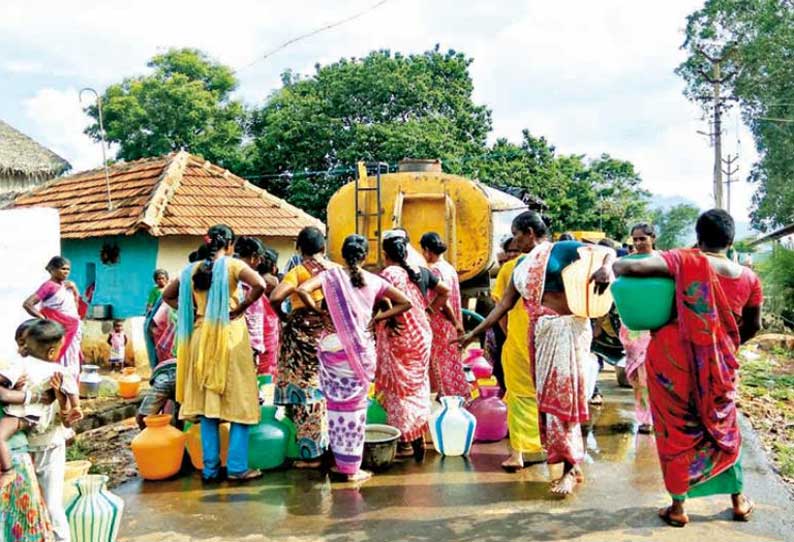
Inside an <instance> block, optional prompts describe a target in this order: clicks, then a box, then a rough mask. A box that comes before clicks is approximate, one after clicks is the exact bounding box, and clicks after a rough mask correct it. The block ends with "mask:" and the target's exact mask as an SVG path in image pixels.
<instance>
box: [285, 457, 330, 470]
mask: <svg viewBox="0 0 794 542" xmlns="http://www.w3.org/2000/svg"><path fill="white" fill-rule="evenodd" d="M292 466H293V467H294V468H296V469H319V468H320V467H322V466H323V462H322V461H321V460H319V459H313V460H311V461H305V460H300V459H299V460H298V461H295V462H294V463H292Z"/></svg>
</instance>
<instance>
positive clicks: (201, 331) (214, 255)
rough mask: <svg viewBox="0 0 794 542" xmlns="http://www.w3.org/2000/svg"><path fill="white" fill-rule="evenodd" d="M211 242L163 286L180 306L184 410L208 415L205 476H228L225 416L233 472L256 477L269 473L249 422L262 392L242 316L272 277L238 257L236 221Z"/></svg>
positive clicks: (179, 386)
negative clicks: (244, 288) (242, 292)
mask: <svg viewBox="0 0 794 542" xmlns="http://www.w3.org/2000/svg"><path fill="white" fill-rule="evenodd" d="M204 242H205V245H206V248H207V253H208V256H207V259H206V260H203V261H201V262H197V263H192V264H189V265H188V266H187V267H185V269H184V270H183V271H182V273H181V274H180V276H179V278H178V279H176V280H174V281H172V282H171V283H169V284H168V286H166V288H165V290H163V301H164V302H165V303H167V304H168V305H170V306H171V307H173V308H175V309H177V338H176V340H177V379H176V400H177V402H179V403H181V409H180V411H179V417H180V418H181V419H187V418H196V417H198V418H199V419H200V420H201V448H202V453H203V459H204V470H203V472H202V479H203V480H204V481H205V482H218V481H220V479H221V471H220V463H221V462H220V438H219V431H218V426H219V424H220V423H221V422H223V421H227V422H231V434H230V439H229V455H228V460H227V469H228V479H230V480H239V481H244V480H251V479H254V478H257V477H259V476H261V474H262V473H261V472H260V471H258V470H251V469H249V468H248V429H249V426H251V425H255V424H257V423H258V422H259V397H258V391H257V385H256V370H255V368H254V364H253V363H252V361H251V345H250V342H249V338H248V329H247V327H246V325H245V320H244V319H242V318H241V317H242V316H243V314H244V313H245V310H246V309H247V308H248V307H249V306H251V304H252V303H254V302H255V301H256V300H257V299H259V298H260V297H261V296H262V294H263V293H264V291H265V283H264V281H263V279H262V277H261V276H259V274H258V273H257V272H256V271H254V270H253V269H251V268H250V267H248V265H246V264H245V262H242V261H241V260H237V259H234V258H232V257H231V256H232V253H233V246H234V233H233V232H232V230H231V228H229V227H228V226H225V225H223V224H219V225H215V226H212V227H211V228H210V229H209V231H208V232H207V235H206V236H205V238H204ZM240 282H243V283H245V284H247V285H248V286H249V287H250V289H249V290H248V296H247V297H246V298H245V299H244V300H243V301H241V302H240V301H238V298H237V295H235V293H236V292H237V287H238V285H239V283H240Z"/></svg>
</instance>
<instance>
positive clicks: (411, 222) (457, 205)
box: [327, 159, 528, 314]
mask: <svg viewBox="0 0 794 542" xmlns="http://www.w3.org/2000/svg"><path fill="white" fill-rule="evenodd" d="M527 208H528V207H527V205H526V204H525V203H524V202H523V201H522V200H520V199H518V198H516V197H514V196H511V195H508V194H506V193H504V192H501V191H499V190H496V189H494V188H491V187H489V186H486V185H484V184H482V183H480V182H479V181H476V180H472V179H467V178H465V177H461V176H458V175H451V174H448V173H444V172H442V170H441V162H440V161H439V160H414V159H406V160H402V161H401V162H400V163H399V165H398V170H397V171H396V172H394V173H389V172H388V166H387V165H386V164H383V163H375V164H364V163H363V162H360V163H359V164H358V171H357V175H356V177H355V179H354V180H353V181H351V182H349V183H347V184H345V185H344V186H342V187H341V188H339V190H337V191H336V193H334V195H333V196H332V197H331V199H330V200H329V202H328V221H327V223H328V249H329V255H330V257H331V259H333V260H334V261H337V262H341V261H342V257H341V249H342V242H343V241H344V239H345V237H347V236H348V235H350V234H353V233H358V234H360V235H363V236H364V237H366V238H367V239H368V240H369V243H370V250H369V255H368V258H367V261H366V264H365V265H366V267H368V268H370V269H375V270H377V269H379V268H380V267H381V265H382V256H381V250H380V245H381V240H382V237H383V232H385V231H386V230H389V229H394V228H402V229H404V230H406V232H407V233H408V235H409V237H410V239H411V241H412V244H413V245H414V246H415V247H416V248H417V249H419V246H418V245H419V239H420V238H421V236H422V235H423V234H424V233H426V232H431V231H433V232H436V233H438V234H439V235H440V236H441V238H442V239H443V240H444V242H445V243H446V244H447V246H448V247H449V249H448V251H447V253H446V254H445V257H446V259H447V261H449V262H450V263H451V264H452V265H453V266H454V267H455V269H457V271H458V276H459V278H460V282H461V294H462V296H463V298H464V308H468V309H469V310H476V312H478V313H480V314H483V313H485V312H487V310H489V309H488V307H489V302H490V286H491V276H492V274H493V273H494V272H495V271H496V269H497V261H496V255H497V252H498V250H499V243H500V241H501V240H502V239H504V238H505V237H507V236H509V235H510V233H511V231H510V226H511V223H512V221H513V218H515V217H516V216H517V215H519V214H520V213H522V212H524V211H526V210H527ZM475 305H476V307H475Z"/></svg>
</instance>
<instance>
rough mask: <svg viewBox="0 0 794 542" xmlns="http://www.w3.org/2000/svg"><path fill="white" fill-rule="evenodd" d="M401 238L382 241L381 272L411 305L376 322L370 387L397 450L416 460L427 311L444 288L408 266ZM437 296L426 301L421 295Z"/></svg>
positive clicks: (444, 294)
mask: <svg viewBox="0 0 794 542" xmlns="http://www.w3.org/2000/svg"><path fill="white" fill-rule="evenodd" d="M407 256H408V246H407V242H406V240H405V237H401V236H393V237H389V238H387V239H384V240H383V261H384V264H385V268H384V269H383V271H381V276H382V277H383V278H384V279H386V280H387V281H388V282H389V283H390V284H391V285H392V286H394V287H395V288H396V289H397V290H399V291H400V292H403V293H404V294H405V296H406V297H407V298H408V300H409V301H410V302H411V309H410V310H409V311H407V312H405V313H403V314H401V315H400V316H398V317H397V318H395V319H394V320H392V321H390V322H388V323H386V324H380V325H379V326H378V334H377V351H378V367H377V370H376V376H375V389H376V390H377V392H378V393H379V394H380V396H381V398H382V404H383V408H384V409H385V410H386V415H387V417H388V420H389V424H390V425H393V426H395V427H396V428H397V429H399V430H400V432H401V433H402V435H401V437H400V448H399V449H398V455H399V456H402V457H405V456H410V455H413V456H414V458H416V459H417V460H422V459H423V458H424V453H425V443H424V432H425V430H426V429H427V422H428V420H429V418H430V380H429V374H428V373H429V368H430V351H431V344H432V340H433V331H432V329H431V328H430V320H429V319H428V316H427V310H428V308H430V310H431V311H436V310H441V307H442V306H443V305H446V303H447V299H448V297H449V287H447V286H446V285H444V284H443V283H441V282H439V280H438V279H437V278H436V277H435V275H433V274H432V273H431V272H430V271H429V270H428V269H426V268H419V269H418V270H417V269H415V268H413V267H411V266H409V265H408V263H407V261H406V258H407ZM429 290H435V291H436V292H437V295H436V296H435V297H434V299H433V303H432V305H428V303H427V299H426V294H427V292H428V291H429Z"/></svg>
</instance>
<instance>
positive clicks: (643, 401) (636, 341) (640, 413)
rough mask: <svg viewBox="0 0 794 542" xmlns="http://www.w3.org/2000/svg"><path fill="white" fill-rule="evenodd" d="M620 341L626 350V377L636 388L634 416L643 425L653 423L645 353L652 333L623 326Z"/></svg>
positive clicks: (634, 388)
mask: <svg viewBox="0 0 794 542" xmlns="http://www.w3.org/2000/svg"><path fill="white" fill-rule="evenodd" d="M620 342H621V343H622V344H623V350H625V352H626V378H627V379H628V381H629V383H630V384H631V387H632V389H633V390H634V416H635V417H636V419H637V423H639V424H641V425H643V424H645V425H653V418H652V416H651V404H650V399H649V398H648V376H647V374H648V373H647V369H646V368H645V355H646V354H647V352H648V346H649V345H650V343H651V334H650V333H649V332H647V331H629V330H628V328H626V327H625V326H622V327H621V328H620Z"/></svg>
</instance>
